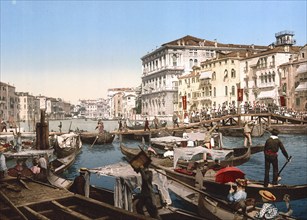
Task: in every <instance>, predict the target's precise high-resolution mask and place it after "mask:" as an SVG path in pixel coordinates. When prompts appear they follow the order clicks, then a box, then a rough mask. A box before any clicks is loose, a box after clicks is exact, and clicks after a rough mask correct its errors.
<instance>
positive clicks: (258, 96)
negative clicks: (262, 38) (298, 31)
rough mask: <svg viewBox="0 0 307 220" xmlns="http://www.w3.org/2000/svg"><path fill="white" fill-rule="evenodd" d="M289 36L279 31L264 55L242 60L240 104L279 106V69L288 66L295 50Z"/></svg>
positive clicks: (295, 52)
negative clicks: (242, 96) (283, 65)
mask: <svg viewBox="0 0 307 220" xmlns="http://www.w3.org/2000/svg"><path fill="white" fill-rule="evenodd" d="M293 36H294V34H293V32H290V31H283V32H279V33H277V34H276V35H275V37H276V42H275V43H274V44H272V45H270V48H269V49H268V50H266V51H264V52H258V53H254V54H252V55H249V56H248V57H246V58H245V59H243V60H242V62H243V63H242V65H240V72H242V73H243V75H244V77H243V81H242V82H241V88H243V89H244V90H243V91H244V101H247V102H250V103H251V104H252V105H253V104H255V103H259V104H265V105H272V106H280V104H281V103H280V97H281V96H283V95H284V94H283V92H282V89H281V82H282V78H283V76H281V72H280V70H279V66H280V65H281V64H283V63H286V62H288V61H289V60H290V59H291V58H292V57H293V56H295V55H296V54H297V53H298V50H299V47H296V46H293V44H294V43H295V40H294V39H293Z"/></svg>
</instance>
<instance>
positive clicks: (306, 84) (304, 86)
mask: <svg viewBox="0 0 307 220" xmlns="http://www.w3.org/2000/svg"><path fill="white" fill-rule="evenodd" d="M302 91H307V82H300V84H299V85H298V87H296V89H295V92H302Z"/></svg>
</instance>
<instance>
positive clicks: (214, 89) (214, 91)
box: [213, 87, 216, 97]
mask: <svg viewBox="0 0 307 220" xmlns="http://www.w3.org/2000/svg"><path fill="white" fill-rule="evenodd" d="M213 96H214V97H216V88H215V87H213Z"/></svg>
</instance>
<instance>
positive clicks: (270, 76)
mask: <svg viewBox="0 0 307 220" xmlns="http://www.w3.org/2000/svg"><path fill="white" fill-rule="evenodd" d="M271 81H272V75H271V72H269V82H271Z"/></svg>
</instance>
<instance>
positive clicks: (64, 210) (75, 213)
mask: <svg viewBox="0 0 307 220" xmlns="http://www.w3.org/2000/svg"><path fill="white" fill-rule="evenodd" d="M51 203H52V204H54V205H55V206H56V207H58V208H59V209H61V210H62V211H63V212H65V213H67V214H69V215H71V216H73V217H76V218H78V219H84V220H90V219H91V218H89V217H87V216H85V215H83V214H81V213H79V212H76V211H74V210H71V209H69V208H67V207H65V206H63V205H61V204H60V203H58V202H57V201H51Z"/></svg>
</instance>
